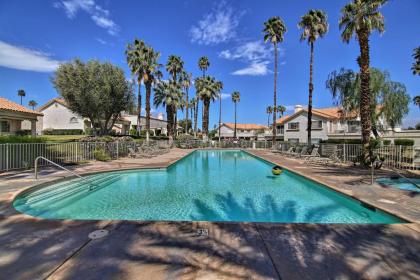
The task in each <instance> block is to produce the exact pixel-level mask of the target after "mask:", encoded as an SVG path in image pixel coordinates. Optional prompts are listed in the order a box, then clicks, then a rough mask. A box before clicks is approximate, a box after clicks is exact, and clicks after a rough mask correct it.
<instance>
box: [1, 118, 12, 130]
mask: <svg viewBox="0 0 420 280" xmlns="http://www.w3.org/2000/svg"><path fill="white" fill-rule="evenodd" d="M0 132H10V123H9V122H8V121H0Z"/></svg>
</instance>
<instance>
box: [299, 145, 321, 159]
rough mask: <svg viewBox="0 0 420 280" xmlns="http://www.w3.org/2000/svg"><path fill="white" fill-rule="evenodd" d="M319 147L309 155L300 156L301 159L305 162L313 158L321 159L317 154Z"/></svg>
mask: <svg viewBox="0 0 420 280" xmlns="http://www.w3.org/2000/svg"><path fill="white" fill-rule="evenodd" d="M318 150H319V147H314V148H313V149H312V151H311V153H310V154H309V155H302V156H301V158H304V159H305V162H306V161H308V160H309V159H311V158H314V157H321V155H320V154H319V153H318Z"/></svg>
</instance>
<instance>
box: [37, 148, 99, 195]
mask: <svg viewBox="0 0 420 280" xmlns="http://www.w3.org/2000/svg"><path fill="white" fill-rule="evenodd" d="M40 159H42V160H45V161H46V162H49V163H51V164H52V165H54V166H56V167H58V168H61V169H63V170H65V171H67V172H69V173H70V174H72V175H74V176H76V177H78V178H79V179H81V180H84V181H86V182H87V183H88V184H89V191H91V190H93V187H99V186H98V185H95V184H94V183H92V182H91V181H90V180H88V179H86V178H84V177H82V176H80V175H79V174H77V173H75V172H73V171H71V170H69V169H67V168H65V167H64V166H61V165H59V164H58V163H55V162H53V161H52V160H49V159H47V158H45V157H43V156H39V157H37V158H36V159H35V179H36V180H38V161H39V160H40Z"/></svg>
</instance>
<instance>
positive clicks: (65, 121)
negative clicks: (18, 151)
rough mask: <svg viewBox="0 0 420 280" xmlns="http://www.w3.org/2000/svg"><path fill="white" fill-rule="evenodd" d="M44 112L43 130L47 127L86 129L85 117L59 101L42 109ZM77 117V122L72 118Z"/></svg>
mask: <svg viewBox="0 0 420 280" xmlns="http://www.w3.org/2000/svg"><path fill="white" fill-rule="evenodd" d="M41 112H42V113H43V114H44V117H43V120H42V130H45V129H82V130H84V122H83V118H82V117H80V116H78V115H77V114H75V113H73V112H72V111H70V109H68V108H67V107H65V106H63V105H61V104H60V103H58V102H54V103H52V104H51V105H50V106H48V107H47V108H45V109H44V110H43V111H41ZM72 118H75V119H73V120H75V122H72V121H71V119H72Z"/></svg>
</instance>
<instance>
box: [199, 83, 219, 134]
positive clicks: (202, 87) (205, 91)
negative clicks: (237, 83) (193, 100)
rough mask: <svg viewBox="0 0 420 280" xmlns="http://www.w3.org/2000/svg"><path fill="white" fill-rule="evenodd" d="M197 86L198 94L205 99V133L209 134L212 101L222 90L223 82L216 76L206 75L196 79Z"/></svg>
mask: <svg viewBox="0 0 420 280" xmlns="http://www.w3.org/2000/svg"><path fill="white" fill-rule="evenodd" d="M195 87H196V90H197V93H198V96H199V97H200V99H201V100H202V101H203V125H202V126H203V134H204V136H206V137H207V136H208V133H209V111H210V101H214V100H216V98H217V97H218V96H219V94H220V91H221V90H222V89H223V84H222V83H221V82H219V81H217V80H216V79H215V78H213V77H210V76H206V77H204V78H203V77H200V78H196V79H195Z"/></svg>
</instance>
